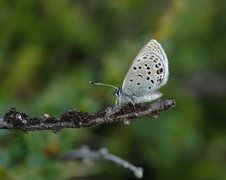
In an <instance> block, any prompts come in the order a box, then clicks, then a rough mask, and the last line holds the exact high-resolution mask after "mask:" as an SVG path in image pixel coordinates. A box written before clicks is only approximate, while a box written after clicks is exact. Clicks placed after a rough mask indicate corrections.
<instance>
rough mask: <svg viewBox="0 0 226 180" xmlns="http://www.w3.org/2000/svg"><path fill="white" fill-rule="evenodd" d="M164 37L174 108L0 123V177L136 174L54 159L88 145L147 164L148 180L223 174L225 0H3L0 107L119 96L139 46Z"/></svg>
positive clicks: (76, 104)
mask: <svg viewBox="0 0 226 180" xmlns="http://www.w3.org/2000/svg"><path fill="white" fill-rule="evenodd" d="M151 38H154V39H157V40H158V41H159V42H160V43H161V44H162V46H163V48H164V49H165V51H166V54H167V55H168V59H169V68H170V77H169V81H168V83H167V85H166V86H164V87H163V88H162V89H161V91H162V92H163V93H164V96H163V98H173V99H176V101H177V106H176V108H175V109H172V110H169V111H166V112H164V113H162V114H161V116H160V117H159V118H158V119H156V120H153V119H148V118H142V119H140V120H138V121H136V122H135V123H133V124H131V125H130V126H124V125H122V124H118V123H117V124H116V123H115V124H107V125H101V126H98V127H92V128H81V129H65V130H62V131H61V132H59V133H58V134H54V133H53V132H51V131H42V132H31V133H29V134H24V133H22V132H20V131H12V130H1V131H0V177H1V179H91V178H92V179H106V178H108V179H133V178H134V176H133V174H132V172H130V171H128V170H126V169H123V168H121V167H118V166H116V165H115V164H112V163H109V162H96V163H92V164H89V165H84V164H83V163H81V162H79V161H78V162H70V163H65V162H60V161H59V160H58V159H57V157H58V156H59V155H60V154H62V153H64V152H67V151H69V150H71V149H74V148H78V147H80V146H81V145H83V144H86V145H89V146H90V147H91V148H94V149H99V148H101V147H107V148H108V149H109V151H110V152H111V153H113V154H115V155H118V156H120V157H122V158H124V159H127V160H128V161H130V162H131V163H133V164H135V165H137V166H141V167H143V168H144V179H214V180H217V179H226V102H225V100H226V73H225V71H226V52H225V50H226V1H225V0H189V1H188V0H158V1H155V0H139V1H137V0H123V1H113V0H68V1H61V0H48V1H44V0H37V1H29V0H20V1H7V0H1V1H0V114H1V116H3V115H4V113H6V112H7V111H8V110H9V108H11V107H16V108H18V110H20V111H24V112H27V113H28V114H29V115H31V116H42V115H43V114H44V113H48V114H50V115H51V116H57V115H60V114H61V113H63V112H65V111H66V110H69V109H77V110H80V111H86V112H96V111H99V110H101V109H103V108H104V107H106V106H110V105H113V104H114V97H113V96H112V90H111V89H109V88H105V87H93V86H91V85H90V84H89V81H90V80H96V81H101V82H105V83H110V84H113V85H117V86H120V85H121V84H122V81H123V78H124V76H125V74H126V72H127V70H128V68H129V66H130V64H131V63H132V61H133V58H134V57H135V56H136V54H137V52H138V51H139V50H140V49H141V47H142V46H143V45H144V44H145V43H146V42H147V41H148V40H149V39H151Z"/></svg>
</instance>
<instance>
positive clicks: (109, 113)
mask: <svg viewBox="0 0 226 180" xmlns="http://www.w3.org/2000/svg"><path fill="white" fill-rule="evenodd" d="M175 104H176V102H175V100H161V101H160V100H159V101H155V102H154V103H152V104H136V105H132V104H127V105H125V106H122V107H121V108H113V107H108V108H106V109H104V110H103V111H100V112H97V113H94V114H91V113H86V112H80V111H76V110H69V111H67V112H65V113H63V114H62V115H60V116H59V117H53V116H52V117H51V116H49V115H48V114H44V115H43V116H42V117H30V116H28V115H27V114H26V113H24V112H19V111H18V110H17V109H16V108H11V109H10V110H9V112H7V113H6V114H5V115H4V116H3V117H2V118H0V129H19V130H22V131H23V132H29V131H40V130H52V131H53V132H55V133H56V132H58V131H60V130H61V129H64V128H81V127H90V126H94V125H100V124H104V123H112V122H123V123H124V124H129V123H131V122H133V121H135V120H136V119H137V118H138V117H142V116H149V117H151V118H156V117H158V115H159V113H160V112H161V111H165V110H168V109H170V108H172V107H175Z"/></svg>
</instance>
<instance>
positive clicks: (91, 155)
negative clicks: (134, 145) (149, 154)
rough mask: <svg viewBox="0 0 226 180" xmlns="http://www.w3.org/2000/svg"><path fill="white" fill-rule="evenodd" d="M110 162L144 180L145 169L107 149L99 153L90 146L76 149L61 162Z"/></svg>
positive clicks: (64, 156) (62, 157)
mask: <svg viewBox="0 0 226 180" xmlns="http://www.w3.org/2000/svg"><path fill="white" fill-rule="evenodd" d="M78 159H80V160H83V161H87V160H102V159H103V160H108V161H111V162H113V163H115V164H117V165H119V166H122V167H124V168H127V169H129V170H130V171H132V172H133V173H134V176H135V177H136V178H142V177H143V168H141V167H136V166H134V165H133V164H131V163H129V162H128V161H126V160H124V159H122V158H120V157H118V156H115V155H113V154H110V153H109V152H108V149H107V148H101V149H99V150H97V151H95V150H90V148H89V147H88V146H82V147H81V148H79V149H75V150H73V151H70V152H68V153H65V154H64V155H62V156H61V160H63V161H73V160H78Z"/></svg>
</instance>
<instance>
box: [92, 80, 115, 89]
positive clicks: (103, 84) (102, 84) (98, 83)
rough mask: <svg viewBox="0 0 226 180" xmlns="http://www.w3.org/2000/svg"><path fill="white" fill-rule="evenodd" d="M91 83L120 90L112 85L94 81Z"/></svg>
mask: <svg viewBox="0 0 226 180" xmlns="http://www.w3.org/2000/svg"><path fill="white" fill-rule="evenodd" d="M89 83H90V84H92V85H96V86H107V87H111V88H114V89H116V90H117V89H118V88H117V87H116V86H113V85H111V84H105V83H100V82H93V81H90V82H89Z"/></svg>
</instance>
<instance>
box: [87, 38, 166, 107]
mask: <svg viewBox="0 0 226 180" xmlns="http://www.w3.org/2000/svg"><path fill="white" fill-rule="evenodd" d="M168 77H169V69H168V59H167V57H166V54H165V52H164V50H163V48H162V47H161V45H160V44H159V43H158V42H157V41H156V40H154V39H152V40H150V41H149V42H148V43H147V44H146V45H145V46H144V47H143V48H142V49H141V50H140V52H139V53H138V55H137V56H136V58H135V59H134V61H133V63H132V65H131V66H130V68H129V71H128V72H127V74H126V77H125V79H124V81H123V84H122V87H119V88H117V87H115V86H112V85H110V84H104V83H98V82H97V83H96V82H90V83H91V84H94V85H104V86H110V87H113V88H114V89H115V91H114V95H115V96H116V105H121V104H126V103H129V102H130V103H132V104H137V103H144V102H151V101H154V100H156V99H158V98H160V97H161V96H162V95H163V94H162V93H161V92H159V91H158V89H159V88H160V87H161V86H163V85H165V84H166V82H167V80H168Z"/></svg>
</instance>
